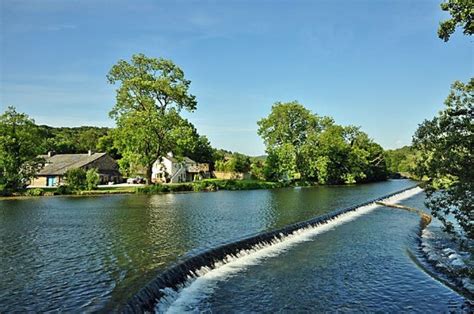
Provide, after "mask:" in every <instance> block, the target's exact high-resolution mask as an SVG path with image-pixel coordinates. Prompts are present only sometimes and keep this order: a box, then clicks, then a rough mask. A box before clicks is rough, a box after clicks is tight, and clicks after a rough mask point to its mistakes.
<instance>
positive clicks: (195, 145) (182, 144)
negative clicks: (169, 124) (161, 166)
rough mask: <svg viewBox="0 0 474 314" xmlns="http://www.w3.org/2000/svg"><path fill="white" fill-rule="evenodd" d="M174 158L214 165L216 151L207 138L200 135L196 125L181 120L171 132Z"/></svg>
mask: <svg viewBox="0 0 474 314" xmlns="http://www.w3.org/2000/svg"><path fill="white" fill-rule="evenodd" d="M171 136H172V138H173V142H174V144H175V146H174V147H173V148H172V149H173V154H174V156H182V157H183V156H186V157H189V158H191V159H192V160H194V161H196V162H199V163H209V164H211V163H213V153H214V150H213V148H212V146H211V143H210V142H209V140H208V139H207V137H205V136H202V135H199V133H198V132H197V130H196V128H195V127H194V125H193V124H192V123H191V122H189V121H188V120H186V119H182V118H179V119H178V120H177V124H176V125H175V126H174V127H173V129H172V130H171Z"/></svg>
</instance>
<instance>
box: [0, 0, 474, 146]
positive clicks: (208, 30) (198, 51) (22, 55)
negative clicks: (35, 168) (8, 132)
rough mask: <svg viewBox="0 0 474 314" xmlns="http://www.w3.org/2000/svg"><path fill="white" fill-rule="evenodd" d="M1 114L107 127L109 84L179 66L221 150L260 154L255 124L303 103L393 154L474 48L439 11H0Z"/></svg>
mask: <svg viewBox="0 0 474 314" xmlns="http://www.w3.org/2000/svg"><path fill="white" fill-rule="evenodd" d="M0 10H1V16H0V35H1V36H0V49H1V50H0V62H1V63H0V110H1V111H4V110H5V108H6V107H7V106H8V105H14V106H16V107H17V109H18V110H19V111H23V112H26V113H28V114H29V115H30V116H32V117H33V118H34V119H35V120H36V122H37V123H41V124H49V125H53V126H79V125H98V126H113V125H114V122H113V121H112V120H110V119H109V118H108V112H109V111H110V109H111V108H112V106H113V104H114V101H115V94H114V93H115V87H114V86H112V85H109V84H108V83H107V82H106V78H105V76H106V74H107V72H108V71H109V69H110V68H111V66H112V65H113V64H114V63H116V62H117V60H119V59H129V58H130V56H131V55H132V54H134V53H139V52H142V53H145V54H146V55H148V56H153V57H164V58H169V59H172V60H173V61H174V62H175V63H177V64H178V65H179V66H180V67H181V68H182V69H183V70H184V72H185V75H186V76H187V78H188V79H190V80H191V81H192V84H191V92H192V93H193V94H195V95H196V96H197V99H198V109H197V110H196V111H195V112H193V113H186V114H185V116H186V117H187V118H189V120H190V121H191V122H192V123H194V124H195V126H196V127H197V129H198V131H199V132H200V133H201V134H204V135H207V136H208V138H209V139H210V140H211V143H212V144H213V145H214V146H215V147H219V148H225V149H229V150H233V151H241V152H244V153H247V154H251V155H259V154H262V153H263V152H264V145H263V143H262V141H261V139H260V138H259V137H258V135H257V134H256V130H257V125H256V121H257V120H259V119H260V118H262V117H264V116H266V115H268V113H269V112H270V108H271V106H272V104H273V103H274V102H276V101H291V100H298V101H299V102H301V103H302V104H304V105H305V106H306V107H308V108H309V109H310V110H312V111H313V112H315V113H318V114H320V115H329V116H332V117H334V119H335V120H336V122H337V123H340V124H344V125H347V124H353V125H358V126H361V127H362V129H363V130H364V131H365V132H367V133H368V134H369V136H370V137H372V138H373V139H375V140H376V141H377V142H378V143H380V144H381V145H382V146H383V147H385V148H396V147H400V146H403V145H406V144H409V143H410V142H411V136H412V134H413V132H414V131H415V130H416V127H417V125H418V124H419V123H421V122H422V121H423V120H424V119H426V118H430V117H432V116H434V115H435V114H436V113H437V112H438V111H439V110H440V109H442V107H443V101H444V99H445V98H446V96H447V94H448V92H449V87H450V84H451V83H452V82H453V81H454V80H462V81H467V79H468V78H470V77H471V76H473V69H474V61H473V49H472V48H473V46H472V39H471V38H468V37H465V36H463V35H462V32H461V31H458V32H457V33H456V34H455V35H454V36H453V37H452V39H451V40H450V41H449V42H448V43H444V42H443V41H442V40H440V39H438V38H437V35H436V30H437V27H438V23H439V21H440V20H443V19H446V18H447V14H446V13H444V12H442V11H441V10H440V9H439V0H437V1H427V0H426V1H423V0H422V1H420V0H416V1H405V0H400V1H395V0H393V1H384V0H381V1H376V0H372V1H362V0H361V1H359V0H353V1H250V0H249V1H220V2H218V1H209V2H208V1H199V2H198V1H74V0H69V1H66V0H64V1H50V0H42V1H33V0H31V1H21V0H19V1H11V0H2V1H0Z"/></svg>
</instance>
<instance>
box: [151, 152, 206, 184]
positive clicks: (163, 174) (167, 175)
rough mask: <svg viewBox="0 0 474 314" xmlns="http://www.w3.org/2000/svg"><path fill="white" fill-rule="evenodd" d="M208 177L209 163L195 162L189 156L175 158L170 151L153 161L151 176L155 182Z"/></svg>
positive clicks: (173, 181) (182, 180)
mask: <svg viewBox="0 0 474 314" xmlns="http://www.w3.org/2000/svg"><path fill="white" fill-rule="evenodd" d="M209 177H210V173H209V164H207V163H197V162H195V161H194V160H192V159H191V158H189V157H183V158H176V157H173V154H171V153H169V154H168V155H167V156H165V157H161V158H159V159H158V160H157V161H155V163H154V164H153V168H152V176H151V178H152V181H153V182H155V183H178V182H192V181H196V180H201V179H205V178H209Z"/></svg>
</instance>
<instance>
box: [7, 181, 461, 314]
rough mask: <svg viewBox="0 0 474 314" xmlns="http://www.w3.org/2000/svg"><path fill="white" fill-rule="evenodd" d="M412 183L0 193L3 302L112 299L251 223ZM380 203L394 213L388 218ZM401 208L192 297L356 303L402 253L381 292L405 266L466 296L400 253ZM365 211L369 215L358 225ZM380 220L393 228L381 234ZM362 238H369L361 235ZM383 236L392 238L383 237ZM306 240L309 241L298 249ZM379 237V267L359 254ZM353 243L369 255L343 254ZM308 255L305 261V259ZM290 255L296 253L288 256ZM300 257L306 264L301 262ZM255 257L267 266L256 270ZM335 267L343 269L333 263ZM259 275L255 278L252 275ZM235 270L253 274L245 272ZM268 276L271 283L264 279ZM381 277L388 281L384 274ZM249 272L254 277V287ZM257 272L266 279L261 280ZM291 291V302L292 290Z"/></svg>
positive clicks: (41, 304) (275, 223)
mask: <svg viewBox="0 0 474 314" xmlns="http://www.w3.org/2000/svg"><path fill="white" fill-rule="evenodd" d="M412 184H413V182H410V181H408V180H394V181H387V182H382V183H375V184H367V185H359V186H344V187H343V186H340V187H314V188H302V189H293V188H287V189H277V190H258V191H236V192H230V191H219V192H213V193H184V194H164V195H152V196H148V195H120V196H118V195H114V196H97V197H41V198H30V199H22V200H13V199H11V200H2V201H0V259H1V260H0V312H10V311H96V310H114V309H118V308H119V307H120V306H121V305H123V304H124V303H125V302H126V301H127V300H128V299H129V298H130V297H131V296H132V295H133V294H135V293H136V292H137V291H138V290H139V289H140V288H141V287H143V286H144V285H145V284H146V283H147V282H149V281H150V280H151V279H153V278H154V277H155V276H156V274H157V273H159V272H160V271H162V270H163V269H164V268H166V267H167V266H169V265H170V264H172V263H174V262H176V261H177V260H178V259H180V258H183V257H185V256H188V255H193V254H197V253H199V252H200V251H202V250H205V249H207V248H210V247H214V246H216V245H218V244H221V243H225V242H229V241H232V240H234V239H237V238H241V237H243V236H246V235H249V234H253V233H256V232H261V231H265V230H272V229H276V228H280V227H283V226H285V225H288V224H290V223H294V222H297V221H301V220H306V219H308V218H311V217H314V216H317V215H321V214H323V213H326V212H329V211H332V210H334V209H337V208H342V207H347V206H350V205H354V204H357V203H362V202H364V201H366V200H368V199H373V198H375V197H379V196H382V195H385V194H388V193H391V192H394V191H397V190H400V189H403V188H405V187H407V186H410V185H412ZM384 213H385V214H388V215H389V214H392V215H396V216H395V217H392V216H387V217H385V216H383V214H384ZM403 214H404V215H401V214H400V213H398V212H395V211H392V210H388V209H387V210H385V211H377V212H375V213H374V214H370V215H366V216H364V217H361V218H360V219H358V220H356V221H354V222H351V223H348V224H346V225H345V226H344V228H337V229H335V230H342V231H337V233H334V232H332V231H331V232H327V233H325V234H322V235H321V236H320V237H318V238H317V241H311V242H309V243H306V244H304V245H301V246H297V248H296V251H294V252H293V251H292V250H291V251H288V253H286V254H284V255H281V256H280V257H278V258H275V259H268V261H266V262H265V263H263V264H261V265H260V266H256V267H257V268H249V269H248V270H247V271H253V272H255V273H252V274H245V273H239V274H242V276H240V275H239V276H235V277H232V278H234V279H235V280H236V281H235V282H233V283H231V282H228V281H227V279H226V280H225V281H222V282H221V283H222V285H223V287H224V288H225V287H229V289H230V290H229V289H227V290H226V289H217V290H212V291H213V292H212V293H211V294H209V295H208V296H205V297H204V298H202V299H201V298H198V300H199V301H197V304H194V305H195V306H198V307H200V308H203V309H221V310H224V309H225V308H224V307H223V305H222V304H219V302H224V301H225V300H232V299H229V297H228V295H229V294H233V292H232V291H236V290H232V289H234V288H235V289H238V291H241V289H246V290H245V291H249V294H248V295H246V294H243V295H241V296H242V299H239V298H235V299H233V300H234V303H230V304H233V306H235V309H241V310H250V309H251V308H250V307H245V306H243V305H242V303H248V304H253V302H255V301H258V299H260V300H261V301H262V302H260V303H258V302H257V303H256V305H255V307H254V309H255V310H264V309H266V308H267V307H266V306H267V305H268V304H274V307H273V309H278V308H283V309H289V310H290V309H298V304H300V303H298V300H300V299H301V298H300V297H299V294H298V293H299V291H308V290H310V291H312V293H313V294H308V297H307V300H306V302H303V301H304V299H302V300H301V302H302V303H301V307H299V309H302V310H304V309H306V308H307V307H308V306H310V300H311V295H312V298H314V297H316V296H317V295H321V296H322V295H323V294H324V293H325V294H326V296H329V295H331V294H332V298H337V296H339V298H340V299H341V298H347V297H348V296H352V299H353V300H354V301H350V298H349V301H348V302H356V301H357V300H359V298H358V296H361V295H362V294H360V293H362V292H361V291H364V289H377V285H376V284H374V285H371V284H370V283H371V281H370V280H369V279H372V280H375V279H374V278H375V277H377V276H379V275H380V274H381V272H380V271H379V270H378V269H379V268H380V269H383V268H384V267H388V266H389V265H391V263H392V262H393V263H395V265H398V263H397V261H398V260H399V259H401V260H402V262H401V264H403V265H402V266H400V267H395V268H393V269H390V270H389V271H388V272H386V273H385V274H384V276H385V277H382V278H381V280H380V282H381V283H382V282H386V283H387V284H380V285H379V286H378V288H379V289H380V294H384V293H386V291H387V289H388V290H389V291H390V289H394V288H390V287H391V284H393V285H399V284H401V283H400V282H401V281H400V280H399V279H400V276H403V275H404V274H407V272H408V271H409V270H411V271H412V272H413V273H415V274H417V276H418V277H416V276H415V277H414V279H413V278H411V277H410V278H409V279H408V280H407V281H406V282H407V285H409V284H408V283H410V285H409V286H410V287H412V289H421V288H424V287H429V289H430V291H433V292H432V295H433V296H434V297H433V298H432V299H435V300H438V301H439V300H440V298H446V297H449V298H451V299H449V298H448V299H449V300H454V301H453V302H454V303H455V306H457V305H459V304H460V302H461V303H462V301H460V299H458V298H459V297H458V296H457V294H455V293H454V292H452V291H451V290H449V289H448V290H446V288H444V286H441V285H440V284H438V283H437V282H435V281H433V280H432V279H431V278H430V277H428V276H427V275H425V274H424V273H423V272H422V271H421V270H419V269H418V268H417V267H416V266H415V265H414V264H413V263H409V262H407V260H408V259H407V257H406V254H405V253H404V252H405V250H406V247H407V245H408V244H407V241H408V240H407V238H406V237H407V236H408V235H407V234H409V233H410V232H411V231H412V229H410V228H412V227H413V226H412V225H410V223H412V222H413V223H414V224H416V223H417V220H416V219H414V218H413V217H410V214H407V213H403ZM380 215H382V216H380ZM400 215H401V216H400ZM398 216H400V217H404V218H400V219H402V220H401V221H398V222H399V223H401V224H402V225H401V227H400V225H399V224H397V223H396V220H394V218H396V217H398ZM407 217H409V218H407ZM388 218H389V219H391V220H390V221H394V222H393V224H389V225H388V227H386V228H385V227H380V224H377V223H376V222H377V221H380V219H388ZM367 219H369V221H368V222H367V221H366V220H367ZM361 222H365V223H363V224H362V225H361V224H360V223H361ZM410 226H411V227H410ZM347 228H349V229H348V230H347ZM413 228H414V227H413ZM344 230H345V231H344ZM388 230H392V231H393V232H394V234H393V235H392V234H391V233H388V232H387V231H388ZM384 235H390V236H388V238H387V239H385V238H383V237H382V236H384ZM380 237H382V238H380ZM380 239H382V240H380ZM383 239H385V240H383ZM369 240H370V241H369ZM364 243H365V244H364ZM367 243H370V244H371V245H373V246H375V247H370V246H367V245H368V244H367ZM386 243H395V244H394V245H388V246H387V245H386ZM307 245H309V246H311V245H313V246H315V247H314V248H311V247H310V248H308V249H305V247H306V246H307ZM364 245H365V246H364ZM397 245H398V246H397ZM377 248H379V249H384V250H385V251H386V252H387V254H385V255H383V254H382V260H385V261H386V262H385V263H382V265H385V266H380V265H379V263H380V259H377V258H375V259H374V260H373V261H372V262H371V263H368V264H367V263H364V262H363V261H365V262H369V261H370V259H371V258H374V257H373V256H371V255H370V254H368V253H367V252H371V251H374V250H375V251H377ZM396 248H398V249H396ZM348 250H349V251H348ZM290 252H293V253H294V254H295V255H292V254H290ZM331 252H332V255H331ZM351 252H352V254H362V256H366V257H365V259H357V260H356V261H351V258H350V257H351V254H350V253H351ZM357 252H359V253H357ZM364 252H366V253H364ZM320 253H324V254H320ZM348 253H349V254H348ZM364 254H365V255H364ZM397 256H398V257H397ZM400 256H401V257H400ZM321 258H322V259H321ZM305 259H306V260H307V261H311V263H304V262H303V261H304V260H305ZM295 261H299V263H296V264H295ZM318 261H319V262H318ZM267 262H271V263H276V264H275V265H276V266H278V267H277V268H275V267H276V266H274V265H272V266H270V267H269V269H275V271H274V272H270V273H266V275H265V272H264V271H263V270H262V269H264V268H265V267H268V265H267ZM312 263H316V264H312ZM295 265H299V268H298V269H301V273H299V272H296V273H295V272H294V271H292V272H288V271H289V269H290V268H292V267H293V266H295ZM303 265H308V268H305V267H302V266H303ZM309 265H312V266H309ZM364 265H365V266H364ZM369 266H370V267H369ZM258 267H264V268H262V269H260V270H259V269H258ZM341 267H346V268H347V270H348V271H349V270H350V271H349V272H348V271H343V272H337V270H338V269H340V268H341ZM374 267H375V268H374ZM377 267H378V268H377ZM285 269H286V270H287V271H285ZM315 269H316V270H315ZM372 269H373V270H372ZM311 273H313V277H314V276H315V274H319V273H321V274H323V275H324V278H328V281H327V282H325V281H322V282H321V281H319V282H318V283H317V284H315V283H314V281H311V280H308V282H307V283H306V285H305V284H304V279H305V278H311V276H310V275H311ZM408 273H409V272H408ZM258 274H260V275H261V276H263V278H261V277H259V276H256V275H258ZM331 274H332V275H331ZM370 274H372V275H373V277H370ZM374 274H375V275H374ZM344 276H346V277H347V276H349V277H348V279H347V280H349V281H350V282H353V283H354V286H353V287H352V288H350V289H349V288H347V289H349V290H347V289H346V290H344V289H343V287H341V285H343V284H345V283H347V280H343V279H344V278H346V277H344ZM351 276H356V277H351ZM357 276H358V277H357ZM366 276H368V277H367V278H365V277H366ZM239 278H240V281H239ZM242 278H252V279H251V280H250V282H249V283H245V280H242ZM265 278H266V279H270V280H271V282H270V283H268V282H267V283H266V284H265V281H264V279H265ZM354 278H359V279H361V280H362V281H364V279H367V283H368V285H367V287H364V285H363V284H361V283H359V284H357V282H356V281H355V280H354ZM387 278H389V279H390V278H392V279H393V280H392V281H390V280H389V281H387ZM230 279H231V278H230ZM230 279H229V280H230ZM382 279H383V280H382ZM293 280H294V281H293ZM341 280H342V281H341ZM290 281H293V286H292V288H296V287H297V286H296V285H299V284H302V285H301V288H298V289H297V290H295V291H292V292H291V293H290V291H289V289H290V288H289V287H288V289H283V290H280V291H279V292H276V291H273V290H272V289H271V288H269V287H273V286H279V287H282V286H283V287H287V286H288V285H287V283H288V282H290ZM251 282H253V284H255V285H254V286H251V285H252V283H251ZM260 283H261V284H262V286H261V287H262V288H261V289H258V287H259V284H260ZM273 284H275V285H273ZM239 285H243V286H239ZM246 285H250V286H246ZM331 285H334V286H333V287H331ZM232 287H234V288H232ZM256 287H257V288H256ZM264 287H265V288H264ZM432 287H435V288H436V289H435V290H433V289H432ZM256 289H257V290H256ZM361 289H362V290H361ZM384 289H385V290H384ZM443 289H444V290H443ZM398 290H399V289H398ZM398 290H397V291H398ZM252 291H253V292H259V293H261V294H260V297H258V295H259V294H258V293H254V294H253V297H252V293H251V292H252ZM330 291H332V293H330ZM356 291H359V294H357V293H355V292H356ZM214 292H216V293H217V294H214ZM218 293H222V295H219V294H218ZM237 296H238V295H237ZM208 297H209V299H208ZM252 298H254V299H255V300H254V299H252ZM277 299H280V301H281V302H283V301H284V300H286V302H288V304H287V303H278V302H276V301H277ZM291 299H293V300H294V302H292V301H289V300H291ZM317 299H318V300H320V301H318V302H321V303H320V305H321V306H324V304H326V306H327V308H332V307H333V306H334V308H343V307H339V305H340V304H339V303H338V302H335V303H334V301H331V300H329V299H328V298H327V297H318V298H317ZM219 300H220V301H219ZM239 300H240V301H239ZM313 301H314V299H313ZM331 302H333V303H331ZM449 302H451V301H449ZM449 302H448V303H449ZM448 303H446V302H444V303H442V304H445V305H446V304H448ZM352 304H353V303H348V305H352ZM354 304H355V303H354ZM434 304H435V305H434V306H436V303H434ZM449 304H451V303H449ZM336 305H337V306H336ZM438 305H440V304H438ZM259 306H261V307H259ZM440 306H441V305H440ZM322 308H324V307H322ZM356 308H357V307H356ZM386 308H387V309H392V308H391V307H386ZM444 308H446V307H444ZM228 309H230V308H228ZM269 309H271V308H269ZM361 309H363V308H361Z"/></svg>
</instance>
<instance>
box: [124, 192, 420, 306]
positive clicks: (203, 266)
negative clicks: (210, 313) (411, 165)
mask: <svg viewBox="0 0 474 314" xmlns="http://www.w3.org/2000/svg"><path fill="white" fill-rule="evenodd" d="M416 187H417V186H416V185H415V186H412V187H409V188H406V189H403V190H400V191H397V192H394V193H391V194H388V195H385V196H382V197H379V198H376V199H372V200H369V201H367V202H364V203H362V204H358V205H355V206H351V207H348V208H343V209H338V210H335V211H333V212H330V213H328V214H324V215H322V216H317V217H314V218H312V219H309V220H306V221H302V222H298V223H295V224H291V225H288V226H286V227H284V228H281V229H277V230H273V231H269V232H262V233H258V234H255V235H251V236H248V237H245V238H243V239H240V240H237V241H234V242H231V243H228V244H224V245H222V246H218V247H215V248H212V249H210V250H208V251H205V252H203V253H200V254H198V255H195V256H192V257H189V258H187V259H185V260H182V261H180V262H178V263H177V264H175V265H173V266H171V267H169V268H168V269H166V270H164V271H163V272H162V273H160V274H159V275H158V276H157V277H156V278H155V279H154V280H152V281H151V282H150V283H149V284H148V285H146V286H145V287H144V288H143V289H142V290H140V291H139V292H138V293H137V294H136V295H135V296H134V297H133V298H132V299H130V300H129V301H128V303H127V304H126V305H125V306H124V308H123V309H122V312H125V313H143V312H154V311H155V306H156V304H157V303H158V302H159V300H161V299H164V298H167V297H168V296H169V295H170V292H171V291H178V290H180V289H182V288H185V287H186V284H187V283H188V284H189V283H190V282H192V281H193V280H195V279H196V278H199V276H201V275H204V274H205V273H208V272H210V271H212V270H213V269H216V268H218V267H222V266H225V265H226V264H227V263H230V262H231V261H235V259H237V258H240V257H241V256H246V255H247V256H248V255H249V254H251V253H253V252H258V250H263V249H264V248H266V247H269V246H270V247H271V246H272V245H277V244H279V243H283V241H285V240H287V239H289V238H290V236H292V235H297V234H299V233H301V232H302V231H304V230H308V229H311V228H314V227H318V226H322V225H326V224H330V223H331V222H333V221H334V220H335V219H336V218H338V217H339V216H342V215H344V214H348V213H350V212H354V211H356V210H357V209H360V208H363V207H365V206H369V205H373V207H372V208H371V209H373V208H375V207H377V204H376V203H377V202H379V201H382V200H386V199H389V198H391V197H393V196H396V195H399V194H401V193H403V192H406V191H409V190H412V189H414V188H416ZM350 219H351V217H349V220H350ZM314 234H317V232H316V233H314Z"/></svg>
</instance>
